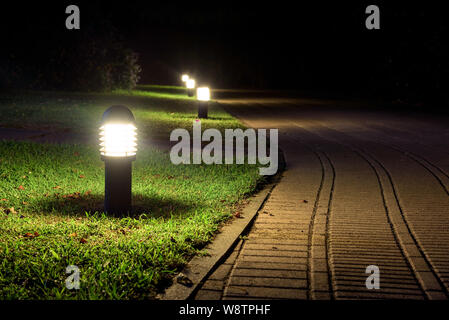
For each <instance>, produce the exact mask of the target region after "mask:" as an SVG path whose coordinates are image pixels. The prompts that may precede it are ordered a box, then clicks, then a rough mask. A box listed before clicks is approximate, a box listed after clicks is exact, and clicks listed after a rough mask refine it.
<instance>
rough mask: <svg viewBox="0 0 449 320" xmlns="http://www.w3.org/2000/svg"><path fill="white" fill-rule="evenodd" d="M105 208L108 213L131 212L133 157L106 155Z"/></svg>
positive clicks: (116, 214)
mask: <svg viewBox="0 0 449 320" xmlns="http://www.w3.org/2000/svg"><path fill="white" fill-rule="evenodd" d="M104 164H105V188H104V209H105V211H106V212H107V213H108V214H111V215H114V216H122V215H126V214H129V213H130V212H131V179H132V176H131V174H132V173H131V167H132V158H113V157H104Z"/></svg>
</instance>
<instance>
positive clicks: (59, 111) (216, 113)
mask: <svg viewBox="0 0 449 320" xmlns="http://www.w3.org/2000/svg"><path fill="white" fill-rule="evenodd" d="M113 104H124V105H126V106H127V107H129V108H130V109H131V111H132V112H133V113H134V116H135V117H136V121H137V125H138V129H139V136H140V137H141V138H143V139H146V138H154V137H159V138H164V139H165V138H166V139H168V138H169V135H170V132H171V131H172V130H174V129H176V128H187V129H189V128H190V129H191V127H192V121H193V120H194V119H195V118H196V116H197V113H198V106H197V101H196V100H195V99H194V98H189V97H187V96H186V95H180V94H168V93H160V92H149V91H143V90H135V91H125V90H116V91H114V92H112V93H73V92H45V91H42V92H16V93H13V94H11V93H8V94H0V112H1V117H0V127H13V128H27V129H51V130H56V131H57V130H60V131H64V132H67V131H69V132H74V133H84V134H89V135H95V134H97V133H98V127H99V122H100V120H101V116H102V114H103V112H104V111H105V110H106V109H107V108H108V107H109V106H111V105H113ZM209 115H210V116H209V119H205V120H202V121H201V124H202V128H204V129H207V128H216V129H219V130H223V129H225V128H244V127H243V126H242V124H241V123H240V122H239V121H237V120H236V119H235V118H233V117H232V116H230V115H229V114H228V113H227V112H225V111H224V110H223V109H222V108H221V107H220V106H219V105H218V104H216V103H214V102H211V103H210V112H209Z"/></svg>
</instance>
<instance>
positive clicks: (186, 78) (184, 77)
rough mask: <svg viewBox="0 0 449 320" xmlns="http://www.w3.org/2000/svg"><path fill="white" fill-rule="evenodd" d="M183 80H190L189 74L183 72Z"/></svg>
mask: <svg viewBox="0 0 449 320" xmlns="http://www.w3.org/2000/svg"><path fill="white" fill-rule="evenodd" d="M181 80H182V82H186V81H187V80H189V75H187V74H183V75H182V77H181Z"/></svg>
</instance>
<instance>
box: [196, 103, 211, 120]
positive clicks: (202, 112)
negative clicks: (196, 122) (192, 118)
mask: <svg viewBox="0 0 449 320" xmlns="http://www.w3.org/2000/svg"><path fill="white" fill-rule="evenodd" d="M208 110H209V101H198V118H200V119H201V118H203V119H207V113H208Z"/></svg>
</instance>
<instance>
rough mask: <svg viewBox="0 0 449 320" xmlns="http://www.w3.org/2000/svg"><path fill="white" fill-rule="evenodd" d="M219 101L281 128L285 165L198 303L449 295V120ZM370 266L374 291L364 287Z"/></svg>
mask: <svg viewBox="0 0 449 320" xmlns="http://www.w3.org/2000/svg"><path fill="white" fill-rule="evenodd" d="M223 102H224V101H222V103H223ZM226 103H227V108H228V109H229V110H230V111H231V112H232V113H234V114H235V115H237V116H238V117H240V118H241V119H242V120H244V121H245V122H246V124H247V125H249V126H251V127H254V128H278V129H279V139H280V145H281V148H282V149H283V151H284V153H285V158H286V162H287V170H286V171H285V172H284V173H283V177H282V179H281V182H280V183H279V184H278V185H277V186H276V187H275V188H274V189H273V191H272V193H271V195H270V197H269V199H268V200H267V201H266V203H265V206H264V207H263V208H262V209H261V210H260V211H259V214H258V216H257V218H256V220H255V222H254V225H253V227H252V229H251V230H250V232H249V234H248V236H247V238H244V240H242V241H240V243H239V244H238V245H237V247H236V248H235V249H234V251H233V253H232V254H231V255H230V256H229V257H228V259H227V260H226V261H225V262H224V263H223V264H222V265H221V266H219V267H218V269H216V270H215V272H214V273H213V274H212V275H211V276H210V277H209V278H208V279H207V280H206V281H205V282H204V284H203V286H202V287H201V289H200V290H199V291H198V292H197V294H196V296H195V298H196V299H361V298H368V299H378V298H380V299H447V298H448V296H449V295H448V292H449V139H448V137H449V121H448V119H447V118H443V117H439V118H431V117H426V118H419V117H418V116H405V115H402V114H393V113H388V112H384V111H373V112H371V111H368V110H366V111H365V112H362V111H357V110H363V109H361V108H357V106H356V105H355V104H353V105H352V106H350V107H348V106H347V105H345V104H343V103H342V102H340V103H333V102H331V101H327V102H324V101H319V100H306V99H303V100H296V101H295V100H283V101H277V102H276V101H275V100H273V99H272V100H266V101H264V100H263V99H259V100H254V101H245V100H235V101H233V102H232V103H231V102H230V101H226ZM369 265H376V266H378V267H379V270H380V289H372V290H368V289H367V288H366V284H365V281H366V279H367V277H368V276H369V274H367V273H365V272H366V268H367V266H369Z"/></svg>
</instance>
